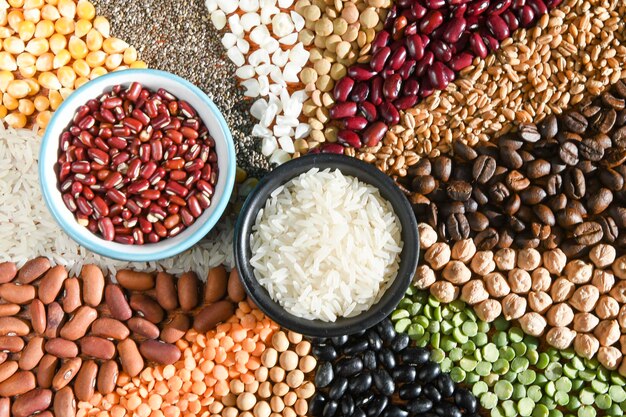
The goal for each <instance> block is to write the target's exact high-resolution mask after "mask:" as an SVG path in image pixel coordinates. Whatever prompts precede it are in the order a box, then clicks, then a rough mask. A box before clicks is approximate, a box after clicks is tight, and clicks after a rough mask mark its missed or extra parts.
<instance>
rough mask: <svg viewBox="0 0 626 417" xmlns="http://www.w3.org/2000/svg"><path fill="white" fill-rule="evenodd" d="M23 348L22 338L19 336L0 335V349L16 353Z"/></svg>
mask: <svg viewBox="0 0 626 417" xmlns="http://www.w3.org/2000/svg"><path fill="white" fill-rule="evenodd" d="M22 349H24V339H22V338H21V337H19V336H0V351H3V352H10V353H18V352H21V351H22Z"/></svg>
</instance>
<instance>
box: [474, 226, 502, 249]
mask: <svg viewBox="0 0 626 417" xmlns="http://www.w3.org/2000/svg"><path fill="white" fill-rule="evenodd" d="M499 239H500V236H499V234H498V232H497V231H496V229H493V228H488V229H485V230H483V231H482V232H480V233H478V234H477V235H476V237H475V238H474V244H475V245H476V248H477V249H478V250H491V249H493V248H495V247H496V245H497V244H498V241H499Z"/></svg>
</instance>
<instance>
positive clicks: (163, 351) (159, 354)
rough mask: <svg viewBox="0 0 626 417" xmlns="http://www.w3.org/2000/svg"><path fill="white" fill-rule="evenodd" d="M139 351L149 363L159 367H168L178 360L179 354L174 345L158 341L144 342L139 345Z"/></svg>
mask: <svg viewBox="0 0 626 417" xmlns="http://www.w3.org/2000/svg"><path fill="white" fill-rule="evenodd" d="M139 351H140V352H141V354H142V355H143V357H144V358H146V359H147V360H149V361H152V362H156V363H158V364H159V365H170V364H172V363H174V362H176V361H177V360H179V359H180V356H181V352H180V349H178V347H177V346H176V345H173V344H171V343H165V342H161V341H158V340H146V341H144V342H141V345H139Z"/></svg>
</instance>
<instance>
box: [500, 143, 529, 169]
mask: <svg viewBox="0 0 626 417" xmlns="http://www.w3.org/2000/svg"><path fill="white" fill-rule="evenodd" d="M500 159H501V160H502V164H503V165H504V166H505V167H507V168H509V169H520V168H521V167H522V166H523V165H524V161H523V160H522V157H521V155H520V154H519V152H517V151H516V150H515V149H513V148H510V147H507V146H503V147H501V148H500Z"/></svg>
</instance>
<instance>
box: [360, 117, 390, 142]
mask: <svg viewBox="0 0 626 417" xmlns="http://www.w3.org/2000/svg"><path fill="white" fill-rule="evenodd" d="M387 130H388V126H387V125H386V124H385V123H383V122H375V123H373V124H372V125H370V126H369V127H368V128H367V129H365V131H364V132H363V143H364V144H365V145H366V146H369V147H372V146H376V145H377V144H378V143H379V142H380V141H381V140H382V139H383V137H384V136H385V133H387Z"/></svg>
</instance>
